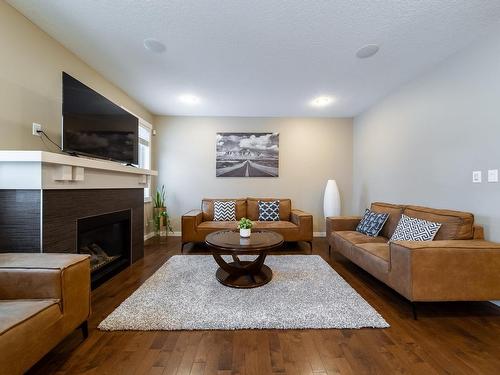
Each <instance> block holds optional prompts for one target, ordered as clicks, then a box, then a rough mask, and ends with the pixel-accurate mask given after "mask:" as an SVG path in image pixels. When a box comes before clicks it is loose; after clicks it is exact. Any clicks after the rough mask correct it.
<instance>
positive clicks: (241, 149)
mask: <svg viewBox="0 0 500 375" xmlns="http://www.w3.org/2000/svg"><path fill="white" fill-rule="evenodd" d="M215 169H216V176H217V177H278V170H279V134H278V133H217V148H216V167H215Z"/></svg>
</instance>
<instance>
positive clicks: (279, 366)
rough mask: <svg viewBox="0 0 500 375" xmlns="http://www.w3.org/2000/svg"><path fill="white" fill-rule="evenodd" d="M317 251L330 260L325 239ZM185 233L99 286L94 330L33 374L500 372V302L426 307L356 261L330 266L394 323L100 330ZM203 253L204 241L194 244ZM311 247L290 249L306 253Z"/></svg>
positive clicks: (70, 341) (148, 250) (153, 245)
mask: <svg viewBox="0 0 500 375" xmlns="http://www.w3.org/2000/svg"><path fill="white" fill-rule="evenodd" d="M313 248H314V250H313V253H315V254H319V255H321V256H322V257H324V258H325V260H328V250H327V243H326V241H325V240H324V239H321V238H318V239H315V240H314V244H313ZM179 252H180V241H179V238H175V237H172V238H168V240H163V242H161V243H160V242H159V241H158V240H157V239H152V240H150V241H149V242H148V243H147V244H146V246H145V257H144V259H142V260H140V261H138V262H137V263H135V264H134V265H133V266H132V267H130V268H129V269H127V270H125V271H123V272H121V273H120V274H119V275H117V276H115V277H114V278H113V279H111V280H109V281H108V282H106V283H105V284H103V285H102V286H100V287H99V288H98V289H96V290H95V291H94V292H93V295H92V309H93V314H92V317H91V320H90V334H89V338H88V339H87V340H85V341H83V340H82V336H81V332H79V331H75V332H74V333H73V334H72V335H70V336H69V337H68V338H67V339H66V340H64V341H63V342H62V343H61V344H60V345H59V346H58V347H57V348H55V349H54V350H53V351H52V352H50V353H49V354H48V355H47V356H46V357H45V358H43V359H42V360H41V361H40V362H39V363H38V364H37V365H36V366H35V367H34V368H33V369H32V370H31V371H30V373H31V374H81V373H85V374H163V375H166V374H219V375H226V374H247V375H250V374H259V375H262V374H315V375H317V374H426V375H430V374H464V375H465V374H467V375H470V374H499V373H500V308H499V307H496V306H494V305H493V304H491V303H488V302H484V303H483V302H482V303H433V304H430V303H428V304H422V305H421V306H419V311H418V312H419V318H418V320H417V321H415V320H413V318H412V315H411V307H410V305H409V303H408V301H406V300H405V299H404V298H402V297H401V296H399V295H398V294H397V293H396V292H394V291H392V290H391V289H390V288H388V287H386V286H385V285H383V284H382V283H380V282H378V281H377V280H376V279H374V278H373V277H371V276H370V275H369V274H367V273H366V272H364V271H363V270H361V269H360V268H358V267H357V266H355V265H354V264H352V263H351V262H349V261H347V260H345V259H340V257H338V258H337V256H336V257H335V260H334V261H332V262H330V263H331V265H332V267H333V268H334V269H335V270H336V271H337V272H338V273H339V274H340V275H342V277H344V279H346V280H347V281H348V282H349V284H350V285H351V286H352V287H353V288H354V289H356V290H357V292H358V293H359V294H360V295H361V296H362V297H363V298H365V299H366V300H367V301H368V302H369V303H370V304H371V305H372V306H373V307H374V308H376V309H377V310H378V311H379V312H380V313H381V314H382V316H383V317H384V318H385V319H386V320H387V322H388V323H389V324H390V325H391V327H390V328H388V329H360V330H335V329H332V330H262V331H257V330H253V331H252V330H242V331H174V332H166V331H163V332H155V331H152V332H101V331H99V330H97V329H96V326H97V324H98V323H99V322H100V321H101V320H102V319H103V318H105V317H106V316H107V314H109V313H110V312H111V311H113V309H114V308H115V307H116V306H118V305H119V304H120V303H121V302H122V301H123V300H124V299H126V298H127V296H129V295H130V294H131V293H132V292H133V291H134V290H135V289H137V288H138V287H139V286H140V285H141V284H142V283H143V282H144V281H145V280H146V279H147V278H148V277H149V276H150V275H152V274H153V273H154V272H155V271H156V270H157V269H158V268H159V267H160V266H161V265H162V264H163V263H164V262H165V261H166V260H167V259H168V258H169V257H171V256H172V255H175V254H178V253H179ZM185 252H186V253H187V254H189V253H197V254H200V253H204V252H205V249H204V248H203V246H201V247H196V248H194V249H193V248H191V247H190V246H187V247H186V251H185ZM308 252H309V249H308V246H307V244H299V245H290V246H288V247H287V249H286V253H292V254H294V253H295V254H298V253H305V254H306V253H308Z"/></svg>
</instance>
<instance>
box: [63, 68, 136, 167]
mask: <svg viewBox="0 0 500 375" xmlns="http://www.w3.org/2000/svg"><path fill="white" fill-rule="evenodd" d="M62 112H63V132H62V133H63V140H62V144H63V151H65V152H68V153H75V154H82V155H87V156H93V157H97V158H101V159H107V160H114V161H118V162H122V163H127V164H136V165H137V164H138V142H139V140H138V131H139V120H138V119H137V117H135V116H134V115H132V114H130V113H129V112H127V111H125V110H124V109H123V108H121V107H119V106H117V105H116V104H114V103H113V102H111V101H110V100H108V99H106V98H105V97H104V96H102V95H101V94H99V93H97V92H95V91H94V90H92V89H91V88H90V87H88V86H86V85H84V84H83V83H81V82H80V81H78V80H76V79H75V78H73V77H71V76H70V75H69V74H67V73H64V72H63V110H62Z"/></svg>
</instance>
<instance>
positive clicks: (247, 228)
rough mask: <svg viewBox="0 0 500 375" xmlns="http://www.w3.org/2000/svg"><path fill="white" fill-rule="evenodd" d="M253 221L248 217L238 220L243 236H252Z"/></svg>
mask: <svg viewBox="0 0 500 375" xmlns="http://www.w3.org/2000/svg"><path fill="white" fill-rule="evenodd" d="M252 225H253V223H252V221H251V220H250V219H247V218H246V217H242V218H241V219H240V221H239V222H238V228H239V229H240V236H241V237H245V238H246V237H250V233H251V232H252Z"/></svg>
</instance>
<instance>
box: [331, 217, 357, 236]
mask: <svg viewBox="0 0 500 375" xmlns="http://www.w3.org/2000/svg"><path fill="white" fill-rule="evenodd" d="M360 221H361V217H360V216H329V217H327V218H326V238H327V239H328V240H330V237H331V235H332V232H333V231H335V232H340V231H344V230H356V227H357V226H358V224H359V222H360Z"/></svg>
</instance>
